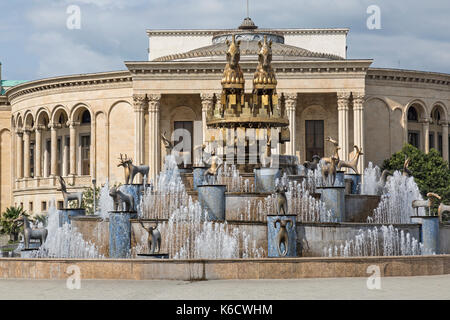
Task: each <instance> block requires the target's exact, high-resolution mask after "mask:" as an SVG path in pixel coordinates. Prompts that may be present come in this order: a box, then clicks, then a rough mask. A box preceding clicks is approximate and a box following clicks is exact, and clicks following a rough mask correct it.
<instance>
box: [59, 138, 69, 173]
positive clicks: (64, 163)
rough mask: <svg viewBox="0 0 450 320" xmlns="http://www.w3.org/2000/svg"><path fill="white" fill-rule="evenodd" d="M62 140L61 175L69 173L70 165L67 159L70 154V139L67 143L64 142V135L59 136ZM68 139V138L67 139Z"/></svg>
mask: <svg viewBox="0 0 450 320" xmlns="http://www.w3.org/2000/svg"><path fill="white" fill-rule="evenodd" d="M61 140H62V142H61V143H62V151H63V156H62V168H61V169H62V175H63V176H67V175H68V174H69V170H70V169H69V165H70V161H67V160H68V158H69V156H70V154H69V153H70V141H69V144H67V143H66V142H67V141H66V137H64V136H63V137H61ZM69 140H70V139H69Z"/></svg>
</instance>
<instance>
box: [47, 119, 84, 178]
mask: <svg viewBox="0 0 450 320" xmlns="http://www.w3.org/2000/svg"><path fill="white" fill-rule="evenodd" d="M68 124H69V134H70V160H69V163H70V170H69V175H71V176H76V175H77V149H76V148H77V128H76V127H77V125H78V123H77V122H74V121H70V122H69V123H68ZM52 155H53V153H52Z"/></svg>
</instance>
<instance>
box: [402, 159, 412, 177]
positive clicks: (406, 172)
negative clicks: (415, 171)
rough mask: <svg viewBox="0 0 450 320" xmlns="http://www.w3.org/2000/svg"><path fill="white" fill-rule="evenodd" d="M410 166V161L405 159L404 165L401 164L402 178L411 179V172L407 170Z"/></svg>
mask: <svg viewBox="0 0 450 320" xmlns="http://www.w3.org/2000/svg"><path fill="white" fill-rule="evenodd" d="M410 164H411V159H410V158H406V160H405V163H404V164H403V170H402V175H403V176H404V177H411V175H412V173H411V170H409V165H410Z"/></svg>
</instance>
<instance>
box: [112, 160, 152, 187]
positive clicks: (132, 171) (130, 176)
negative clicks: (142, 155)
mask: <svg viewBox="0 0 450 320" xmlns="http://www.w3.org/2000/svg"><path fill="white" fill-rule="evenodd" d="M119 161H120V163H119V164H118V165H117V167H123V169H124V172H125V184H130V183H131V184H133V180H134V177H135V176H136V175H137V174H138V173H140V174H141V175H142V178H144V177H148V172H149V170H150V168H149V166H135V165H133V159H131V158H130V159H128V156H127V155H126V154H125V159H124V158H123V155H122V154H120V158H119Z"/></svg>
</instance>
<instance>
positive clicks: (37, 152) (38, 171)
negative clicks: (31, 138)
mask: <svg viewBox="0 0 450 320" xmlns="http://www.w3.org/2000/svg"><path fill="white" fill-rule="evenodd" d="M35 134H36V143H35V148H34V171H35V172H34V176H35V177H36V178H37V177H41V176H42V168H41V163H42V162H41V157H42V126H36V129H35Z"/></svg>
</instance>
